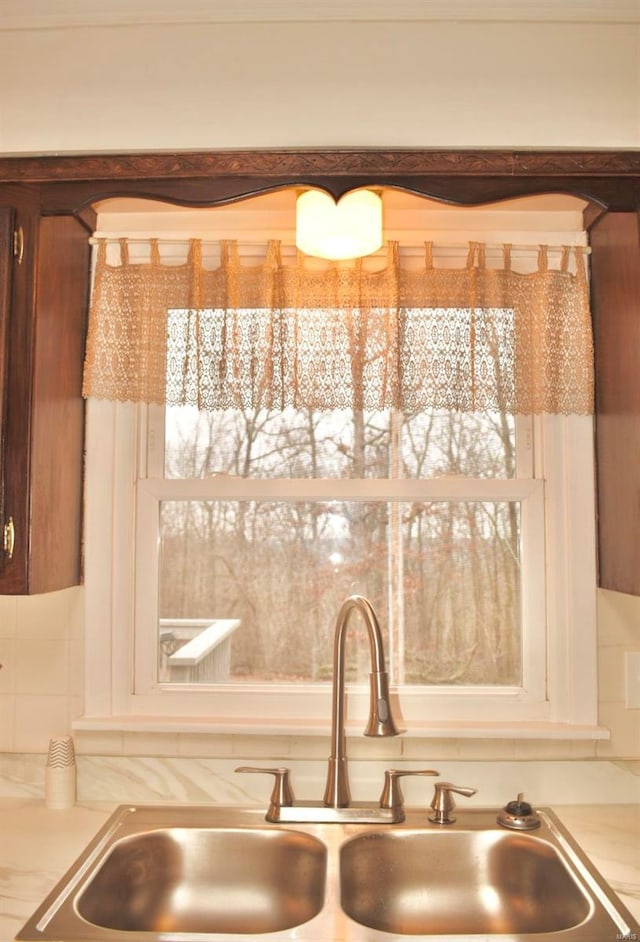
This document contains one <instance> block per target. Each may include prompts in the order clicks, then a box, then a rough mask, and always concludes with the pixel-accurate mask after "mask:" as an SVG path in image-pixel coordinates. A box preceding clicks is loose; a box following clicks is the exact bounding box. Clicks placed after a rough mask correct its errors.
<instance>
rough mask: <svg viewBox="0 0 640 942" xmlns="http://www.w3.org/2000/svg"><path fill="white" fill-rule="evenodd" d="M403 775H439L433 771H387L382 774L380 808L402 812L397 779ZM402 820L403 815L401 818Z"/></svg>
mask: <svg viewBox="0 0 640 942" xmlns="http://www.w3.org/2000/svg"><path fill="white" fill-rule="evenodd" d="M403 775H440V773H439V772H435V771H434V770H433V769H407V770H406V771H405V770H404V769H387V771H386V772H385V773H384V788H383V789H382V794H381V795H380V807H381V808H389V809H390V810H392V811H402V805H403V802H404V798H403V797H402V791H401V789H400V782H399V779H401V778H402V776H403ZM402 817H403V818H404V813H403V816H402Z"/></svg>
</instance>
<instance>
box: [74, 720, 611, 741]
mask: <svg viewBox="0 0 640 942" xmlns="http://www.w3.org/2000/svg"><path fill="white" fill-rule="evenodd" d="M72 728H73V730H74V731H78V732H125V733H158V734H166V733H173V734H187V735H193V734H196V733H202V734H207V735H234V736H260V735H262V736H296V737H300V736H327V737H328V736H329V734H330V724H329V722H328V721H324V720H304V721H299V722H297V723H296V722H285V721H282V720H270V719H264V720H260V719H251V720H237V721H235V722H234V721H230V720H229V719H228V718H227V717H221V718H220V719H216V718H215V717H203V718H202V719H200V718H197V717H159V716H133V715H132V716H109V717H104V716H97V717H94V716H83V717H80V718H78V719H76V720H74V721H73V724H72ZM347 734H348V735H349V736H361V735H362V728H361V726H359V725H355V724H347ZM401 735H402V737H403V738H409V739H513V740H523V739H526V740H536V739H538V740H607V739H610V736H611V734H610V731H609V729H607V727H605V726H592V725H578V724H572V723H545V722H531V723H526V722H521V723H491V722H477V723H472V722H463V721H452V722H439V723H415V722H414V723H412V724H411V728H410V729H409V728H408V729H403V730H402V734H401Z"/></svg>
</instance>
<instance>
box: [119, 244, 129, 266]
mask: <svg viewBox="0 0 640 942" xmlns="http://www.w3.org/2000/svg"><path fill="white" fill-rule="evenodd" d="M118 242H119V244H120V264H121V265H128V264H129V243H128V241H127V239H118Z"/></svg>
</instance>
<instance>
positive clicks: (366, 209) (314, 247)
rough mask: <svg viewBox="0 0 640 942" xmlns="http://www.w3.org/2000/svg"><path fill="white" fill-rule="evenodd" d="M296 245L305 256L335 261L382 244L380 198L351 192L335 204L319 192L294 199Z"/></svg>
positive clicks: (374, 250) (312, 191)
mask: <svg viewBox="0 0 640 942" xmlns="http://www.w3.org/2000/svg"><path fill="white" fill-rule="evenodd" d="M296 245H297V247H298V248H299V249H300V251H301V252H304V253H305V255H314V256H316V257H317V258H328V259H332V260H335V261H338V260H340V259H346V258H360V257H361V256H363V255H370V254H371V253H372V252H377V251H378V249H379V248H380V247H381V245H382V199H381V197H380V196H379V195H378V194H377V193H374V192H373V191H372V190H352V191H351V192H350V193H345V195H344V196H343V197H342V198H341V199H340V200H338V202H337V203H336V202H335V201H334V199H333V197H332V196H330V195H329V194H328V193H324V192H323V191H321V190H306V191H305V192H304V193H301V194H300V196H298V199H297V200H296Z"/></svg>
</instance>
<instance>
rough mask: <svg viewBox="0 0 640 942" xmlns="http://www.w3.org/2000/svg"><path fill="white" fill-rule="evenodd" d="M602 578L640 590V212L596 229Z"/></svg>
mask: <svg viewBox="0 0 640 942" xmlns="http://www.w3.org/2000/svg"><path fill="white" fill-rule="evenodd" d="M590 241H591V246H592V258H591V277H592V310H593V318H594V332H595V348H596V455H597V471H598V476H597V486H598V555H599V570H600V585H601V586H602V587H603V588H605V589H614V590H615V591H618V592H626V593H628V594H631V595H640V216H639V215H638V213H637V212H624V213H618V212H609V213H606V214H604V215H603V216H602V217H601V218H600V219H599V220H598V222H597V223H596V224H595V225H594V226H593V227H592V229H591V236H590Z"/></svg>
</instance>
